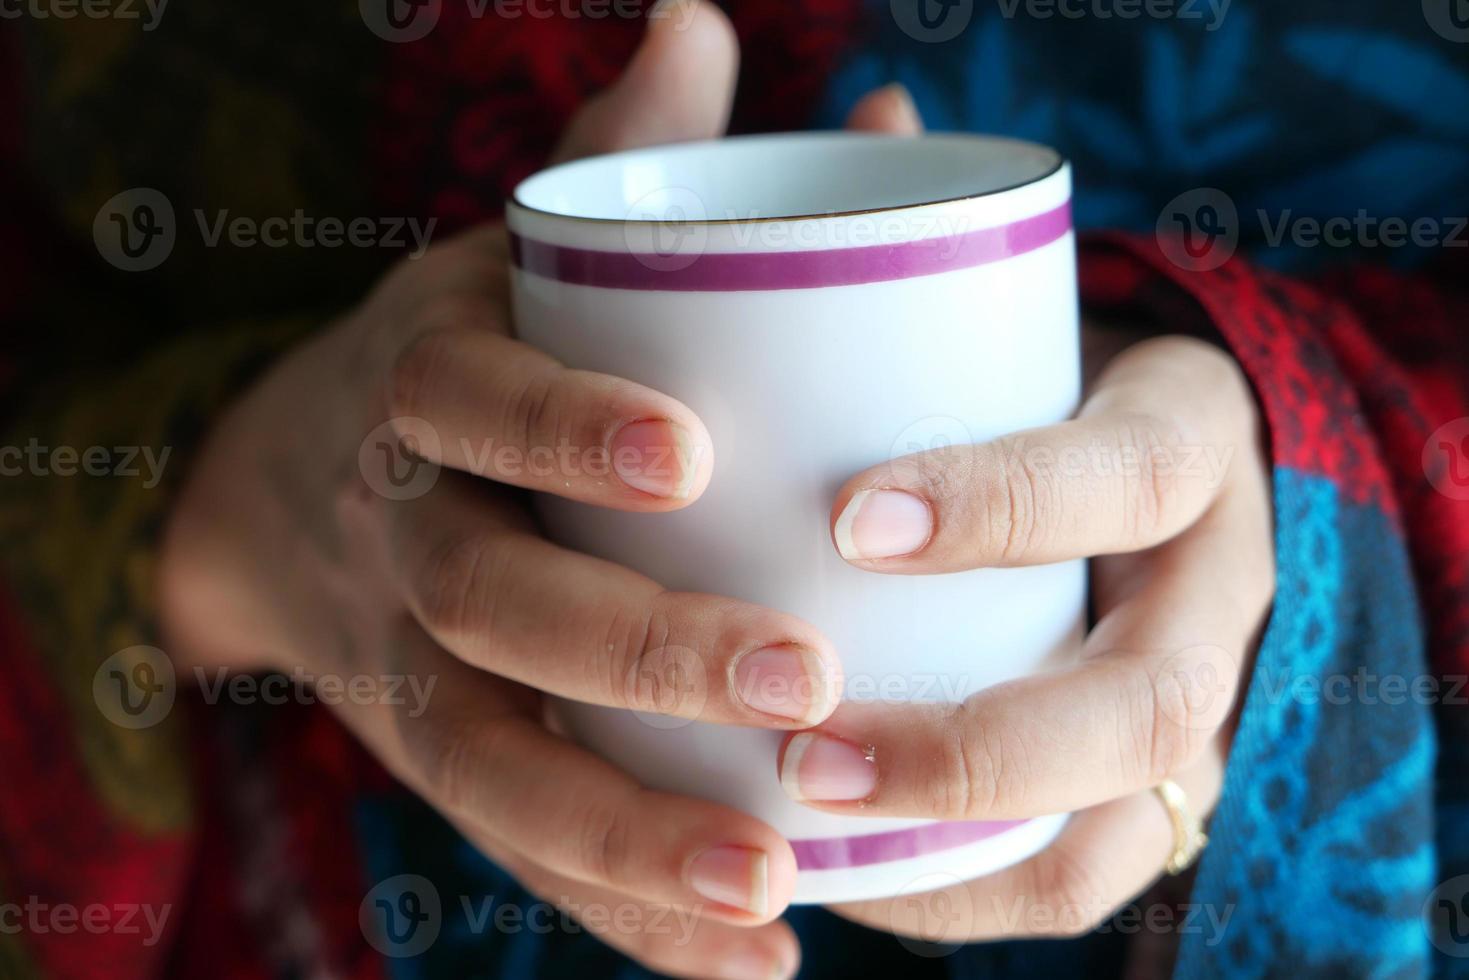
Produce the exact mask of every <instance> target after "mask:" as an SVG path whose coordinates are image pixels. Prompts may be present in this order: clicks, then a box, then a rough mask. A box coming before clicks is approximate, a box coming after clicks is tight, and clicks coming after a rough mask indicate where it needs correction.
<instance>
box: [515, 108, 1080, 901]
mask: <svg viewBox="0 0 1469 980" xmlns="http://www.w3.org/2000/svg"><path fill="white" fill-rule="evenodd" d="M1070 197H1071V179H1070V171H1069V168H1068V166H1067V165H1066V163H1065V162H1064V161H1063V160H1062V159H1061V158H1060V157H1059V156H1058V155H1057V154H1056V153H1055V152H1054V151H1052V150H1049V149H1046V148H1044V147H1040V146H1035V145H1032V144H1028V143H1022V142H1017V141H1013V140H1005V139H996V138H987V137H977V136H970V135H958V134H951V135H930V136H923V137H917V138H895V137H884V136H873V135H861V134H845V133H821V134H790V135H776V136H755V137H740V138H734V139H726V140H716V141H709V142H701V143H686V144H679V145H673V146H663V147H655V148H651V149H644V150H637V151H632V152H626V153H619V154H613V155H609V156H602V157H596V158H591V159H586V160H580V161H576V162H573V163H568V164H563V165H561V166H557V167H552V168H551V169H549V170H545V171H543V172H541V173H539V174H536V175H535V176H533V177H531V178H529V179H528V180H526V181H524V182H523V183H522V184H521V185H520V186H519V187H518V188H516V190H515V194H514V198H513V200H512V201H511V202H510V204H509V205H508V209H507V221H508V224H509V227H510V231H511V233H512V236H513V238H512V241H513V254H514V278H513V282H514V303H515V316H516V324H517V329H518V331H519V334H520V336H521V337H522V338H524V339H525V340H527V341H528V342H530V343H532V344H534V345H535V346H537V347H539V348H541V349H543V350H545V351H547V352H549V353H551V354H553V355H555V356H556V357H558V358H560V359H561V360H562V361H564V362H565V363H567V364H569V365H571V366H573V367H577V368H584V369H588V370H595V371H603V372H607V373H610V374H614V375H618V376H621V377H625V378H628V379H630V380H633V381H637V382H640V383H642V384H645V385H649V386H651V387H653V388H656V389H658V390H660V391H663V392H666V393H667V394H669V395H672V396H673V397H675V398H678V399H680V400H681V401H683V402H684V403H685V404H687V405H688V406H689V407H690V408H692V409H693V410H694V411H695V412H697V413H698V414H699V416H700V417H701V418H702V419H703V421H704V423H705V425H706V426H707V427H708V430H709V433H710V435H711V437H712V439H713V444H714V447H715V455H716V461H715V469H714V475H713V478H712V481H711V482H710V484H709V486H708V489H707V490H706V491H705V493H704V494H703V496H702V497H701V498H700V499H699V500H698V501H696V502H695V503H693V504H692V505H691V506H689V507H687V508H686V509H684V510H680V511H678V512H675V513H667V514H633V513H624V512H616V511H611V510H605V509H599V508H594V507H590V506H586V505H583V504H578V503H572V502H568V501H565V500H560V499H554V498H545V499H543V500H542V501H541V506H542V513H543V516H544V519H545V521H546V524H547V527H548V529H549V531H550V533H551V534H552V535H553V536H554V537H556V538H557V539H558V540H559V541H561V542H563V543H565V544H568V545H570V546H572V547H575V548H577V549H578V550H581V551H585V552H588V553H590V554H593V555H597V556H600V557H604V558H608V559H611V560H614V561H617V562H619V563H621V564H624V565H627V566H630V567H632V568H635V569H637V570H639V571H641V572H643V573H645V574H647V575H649V576H651V577H653V578H654V579H657V580H658V581H659V582H661V583H662V584H663V585H665V586H667V587H669V588H676V589H683V590H693V591H700V592H711V593H718V594H723V595H730V596H735V597H738V598H741V599H745V600H749V601H752V602H757V603H761V604H763V605H765V606H769V607H771V608H774V609H779V610H784V611H786V612H789V613H792V614H795V615H797V616H800V617H802V618H803V619H805V620H807V621H808V622H810V623H812V624H814V625H815V626H817V627H818V628H819V629H821V630H822V631H823V632H824V633H825V634H826V635H827V636H828V637H830V639H831V640H832V641H833V642H834V644H835V646H836V650H837V653H838V655H839V656H840V658H841V661H842V665H843V669H844V672H845V675H846V682H847V685H846V693H847V696H849V697H865V698H868V699H871V698H883V699H899V700H909V701H942V700H959V699H962V698H964V697H965V696H967V695H968V694H971V693H973V692H974V691H976V690H979V689H981V688H984V687H987V686H989V685H991V684H995V683H998V682H1001V681H1004V680H1008V679H1011V678H1015V677H1019V676H1023V675H1026V674H1030V673H1034V672H1036V671H1038V670H1041V669H1044V668H1046V667H1048V666H1050V665H1052V664H1054V663H1056V662H1058V661H1060V660H1063V659H1064V658H1068V657H1071V656H1073V655H1074V654H1075V651H1076V650H1077V649H1078V648H1079V646H1080V638H1081V631H1082V628H1083V621H1084V617H1085V605H1086V581H1085V566H1084V564H1083V563H1082V562H1065V563H1060V564H1055V565H1047V566H1041V567H1034V568H1013V569H980V570H976V571H970V572H963V573H959V574H951V575H933V576H911V575H882V574H876V573H873V572H868V571H861V570H858V569H856V568H854V567H852V566H850V565H848V564H847V563H846V562H844V561H843V560H842V559H841V558H840V557H839V556H838V554H837V550H836V548H835V547H834V546H833V543H832V539H831V535H830V533H829V531H828V525H829V513H830V508H831V505H832V501H833V497H834V495H835V493H836V491H837V490H838V488H839V487H840V486H841V485H842V484H843V483H844V482H845V481H846V480H847V479H848V478H849V477H851V476H852V475H854V474H856V473H857V472H858V471H860V470H863V469H865V468H867V467H869V466H872V465H874V464H879V463H882V462H884V461H885V460H889V459H891V458H894V457H896V456H902V455H906V454H909V453H912V452H916V451H919V450H925V449H931V448H935V447H941V446H943V445H945V444H951V443H968V442H972V441H982V440H987V439H991V438H994V437H996V436H999V435H1001V434H1003V433H1007V432H1011V431H1014V430H1017V429H1024V428H1029V427H1032V426H1037V425H1043V424H1047V423H1052V422H1056V421H1059V420H1061V419H1063V418H1065V417H1067V416H1068V415H1070V414H1071V413H1072V411H1073V410H1074V409H1075V407H1076V403H1077V399H1078V397H1079V393H1080V354H1079V338H1078V313H1077V297H1076V268H1075V242H1074V237H1073V234H1072V230H1071V217H1070ZM695 667H696V668H697V665H695ZM695 675H697V670H695V671H694V672H691V675H690V676H688V677H684V678H683V679H682V680H683V682H685V683H692V684H695V685H697V684H699V683H703V681H702V678H701V677H699V676H695ZM559 717H560V720H561V722H562V724H563V725H564V726H565V728H566V729H567V730H568V731H569V732H570V733H571V734H572V735H573V736H574V737H576V738H577V739H578V740H579V741H581V742H582V743H583V744H585V745H587V746H589V747H590V748H592V749H594V750H595V751H597V752H598V753H600V754H601V755H603V756H605V757H606V758H608V759H609V760H611V761H613V762H614V763H616V764H618V765H619V766H621V767H623V768H624V769H626V770H627V771H629V772H631V773H632V774H634V775H635V776H636V777H638V778H639V779H640V780H642V781H643V782H644V783H645V784H646V785H650V786H655V787H658V788H660V789H666V790H672V791H677V792H681V793H685V794H689V795H693V796H698V797H703V798H706V799H710V800H715V801H719V802H722V803H726V804H729V805H731V806H735V807H738V808H740V809H743V810H745V811H747V812H749V813H751V814H754V815H755V816H757V817H759V818H761V819H763V820H766V821H768V822H769V823H770V824H771V825H772V826H774V827H775V829H776V830H778V831H779V832H781V833H782V834H783V835H784V836H785V837H786V838H787V839H789V840H790V841H791V844H792V846H793V847H794V849H795V853H796V858H797V864H798V867H799V869H800V873H799V876H798V881H797V886H796V895H795V901H797V902H838V901H852V900H857V899H865V898H875V897H882V896H892V895H898V894H905V893H910V892H917V891H927V890H930V889H933V888H938V887H943V886H945V885H947V884H950V883H952V882H953V881H954V880H956V879H961V880H962V879H967V878H971V877H975V876H978V875H981V874H985V873H987V872H990V871H993V870H996V869H998V868H1001V867H1004V866H1006V865H1009V864H1013V863H1015V862H1016V861H1019V860H1021V859H1023V858H1025V857H1028V856H1029V855H1031V854H1033V853H1035V852H1036V851H1038V850H1040V849H1041V848H1043V847H1044V846H1045V845H1046V844H1047V843H1049V842H1050V840H1051V839H1052V838H1053V837H1054V836H1055V835H1056V833H1057V832H1058V831H1059V830H1060V828H1061V825H1062V824H1063V823H1064V820H1065V816H1064V815H1055V816H1048V817H1041V818H1037V819H1032V820H1027V821H1018V822H974V821H966V822H934V821H925V820H900V819H888V818H874V817H847V816H835V815H831V814H827V813H822V812H819V811H817V810H814V809H810V808H808V807H804V806H802V805H800V804H798V803H795V802H793V801H792V800H791V799H790V798H789V797H788V796H787V795H786V794H785V793H784V792H783V791H782V789H781V786H780V781H779V778H778V776H777V772H776V755H777V751H778V747H779V745H780V742H781V739H782V737H783V733H781V732H776V731H762V730H753V729H744V728H735V727H728V726H720V725H713V724H709V723H705V722H699V721H692V722H690V721H685V720H681V719H673V718H668V717H663V716H652V715H644V714H640V713H634V712H629V711H622V710H617V709H612V708H604V707H596V706H591V705H585V704H579V703H570V702H567V703H563V704H562V705H561V706H560V712H559Z"/></svg>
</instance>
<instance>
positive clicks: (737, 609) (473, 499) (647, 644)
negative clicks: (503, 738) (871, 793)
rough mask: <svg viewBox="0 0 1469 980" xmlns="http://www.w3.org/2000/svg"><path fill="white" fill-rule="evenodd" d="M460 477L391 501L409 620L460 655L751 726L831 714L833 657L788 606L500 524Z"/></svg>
mask: <svg viewBox="0 0 1469 980" xmlns="http://www.w3.org/2000/svg"><path fill="white" fill-rule="evenodd" d="M480 489H481V488H479V487H478V486H476V485H475V484H474V483H473V482H472V481H469V480H463V479H461V480H445V481H440V484H439V485H438V486H436V487H435V488H434V490H433V492H432V493H430V494H428V495H426V496H425V497H423V498H420V499H418V500H413V501H404V502H399V503H394V504H390V505H389V506H390V508H391V509H390V516H389V517H388V520H389V521H390V522H391V528H390V532H389V533H390V535H391V545H390V546H391V548H392V549H393V553H394V554H393V562H392V564H393V567H394V568H396V569H397V570H398V574H399V575H400V576H401V579H400V582H399V588H400V590H401V592H402V594H403V596H404V599H405V601H406V603H407V605H408V607H409V609H410V610H412V612H413V614H414V616H415V617H416V618H417V619H418V621H419V622H420V623H422V624H423V626H424V628H425V629H427V630H428V632H429V633H430V634H431V635H432V636H433V637H434V638H435V639H436V640H437V641H438V642H439V643H440V644H442V645H443V646H444V647H445V648H446V649H448V650H450V651H452V652H453V653H455V654H457V655H458V656H459V657H461V658H462V659H463V660H465V661H466V662H467V663H470V664H473V665H474V666H476V667H479V668H482V669H484V670H488V671H490V672H491V673H494V674H498V675H500V676H502V677H506V678H509V679H511V680H515V681H519V682H521V683H523V684H528V685H530V686H531V687H534V688H537V689H538V690H542V691H546V692H548V693H552V694H558V695H561V696H563V697H568V698H574V699H576V700H579V701H586V702H590V703H593V704H603V705H610V706H612V707H617V708H631V709H633V710H637V711H649V712H656V713H658V714H666V715H675V716H678V717H681V718H698V719H700V720H702V721H712V722H721V723H726V724H739V725H747V726H755V727H762V728H800V727H806V726H807V725H810V724H814V723H815V722H816V721H819V720H820V719H822V718H825V717H826V716H827V715H828V714H830V713H831V711H832V709H833V708H834V707H835V706H836V702H837V700H838V698H839V696H840V691H841V667H840V664H839V663H838V661H837V658H836V654H835V653H834V652H833V650H832V648H831V644H830V643H829V642H828V641H827V640H826V638H825V637H823V636H822V635H821V634H820V633H819V632H818V631H817V630H816V629H815V628H814V627H812V626H811V625H809V624H808V623H805V622H802V621H801V620H799V619H797V618H795V617H794V616H789V615H787V614H785V613H780V612H776V611H774V610H770V609H766V608H764V607H761V606H757V605H754V604H751V603H746V602H740V601H737V600H734V599H727V598H723V597H718V596H710V595H703V594H699V593H689V592H670V591H667V590H665V589H664V588H662V587H661V586H659V585H658V584H657V583H655V582H653V581H652V580H651V579H648V578H646V577H644V576H642V575H639V574H638V573H636V572H633V571H631V570H629V569H627V568H623V567H622V566H620V565H615V564H613V563H611V562H606V561H602V560H600V559H597V558H591V557H588V556H586V555H583V554H579V553H577V552H573V551H569V550H567V549H564V548H560V547H558V546H556V545H554V544H551V543H550V542H548V541H546V540H545V539H544V538H542V537H540V536H539V535H538V534H536V533H534V531H533V530H531V529H529V528H526V527H518V526H511V525H508V524H507V523H506V522H505V520H504V519H503V518H502V517H499V516H497V513H496V511H495V510H494V509H492V508H489V507H487V506H486V502H485V500H484V498H483V496H482V494H481V493H480V492H479V491H480Z"/></svg>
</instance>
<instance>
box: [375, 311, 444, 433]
mask: <svg viewBox="0 0 1469 980" xmlns="http://www.w3.org/2000/svg"><path fill="white" fill-rule="evenodd" d="M453 334H454V330H453V328H450V327H441V326H434V327H429V328H427V329H424V330H422V331H420V332H419V333H418V334H417V335H416V336H414V337H413V339H412V340H410V341H408V343H406V344H404V345H403V347H402V348H401V349H400V350H399V351H398V353H397V355H396V356H395V357H394V358H393V362H392V366H391V368H390V369H389V372H388V373H389V378H388V404H389V406H390V410H391V412H392V414H393V415H395V416H403V415H424V414H426V412H427V409H426V406H428V405H431V404H433V402H432V399H433V397H434V392H435V390H436V389H437V388H438V387H439V384H440V379H441V378H442V376H443V372H444V369H445V367H446V366H447V365H449V364H451V363H453V348H454V339H453Z"/></svg>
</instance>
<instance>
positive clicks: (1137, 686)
mask: <svg viewBox="0 0 1469 980" xmlns="http://www.w3.org/2000/svg"><path fill="white" fill-rule="evenodd" d="M1122 704H1123V711H1124V717H1125V719H1126V720H1125V722H1124V727H1123V730H1124V732H1125V739H1124V742H1123V746H1122V754H1123V758H1122V760H1121V762H1122V767H1123V772H1124V773H1126V774H1127V775H1128V776H1129V781H1130V783H1131V784H1133V785H1136V786H1152V785H1155V784H1157V783H1159V782H1161V781H1162V780H1164V779H1167V778H1169V777H1170V776H1172V775H1173V774H1175V773H1177V772H1178V771H1179V770H1181V769H1184V768H1186V767H1187V766H1188V765H1189V763H1191V762H1193V761H1194V760H1195V759H1197V758H1198V756H1199V754H1200V753H1201V752H1202V751H1203V749H1204V747H1205V745H1207V744H1208V740H1209V737H1210V736H1211V735H1212V734H1213V731H1214V729H1215V727H1216V726H1215V725H1214V724H1212V723H1211V721H1210V720H1209V719H1208V718H1207V717H1205V714H1206V711H1208V710H1213V708H1214V706H1212V705H1206V704H1205V703H1204V702H1203V701H1201V700H1200V699H1199V698H1197V697H1195V696H1194V691H1193V685H1192V682H1191V681H1189V682H1181V681H1180V679H1179V678H1178V677H1176V676H1173V673H1172V672H1171V671H1169V670H1166V669H1165V670H1164V671H1160V672H1159V673H1158V674H1157V675H1156V676H1151V675H1150V674H1149V673H1148V671H1147V670H1145V669H1143V668H1138V669H1136V670H1133V671H1130V672H1129V677H1128V679H1127V680H1125V681H1124V683H1123V685H1122Z"/></svg>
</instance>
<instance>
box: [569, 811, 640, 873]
mask: <svg viewBox="0 0 1469 980" xmlns="http://www.w3.org/2000/svg"><path fill="white" fill-rule="evenodd" d="M576 820H577V821H578V823H577V831H576V860H577V861H578V863H579V864H580V866H581V867H582V869H583V870H584V871H585V873H586V874H588V875H590V876H591V878H592V879H593V880H594V881H599V882H602V883H616V882H618V881H620V880H621V879H622V878H623V877H624V872H625V871H626V870H627V868H628V864H629V861H630V859H631V850H632V849H631V841H632V827H631V824H630V823H629V822H628V818H627V815H626V812H625V811H624V810H623V809H622V808H621V807H618V806H609V805H606V804H600V805H598V804H591V805H588V806H587V807H585V808H583V809H582V810H581V811H580V813H578V814H577V817H576Z"/></svg>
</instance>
